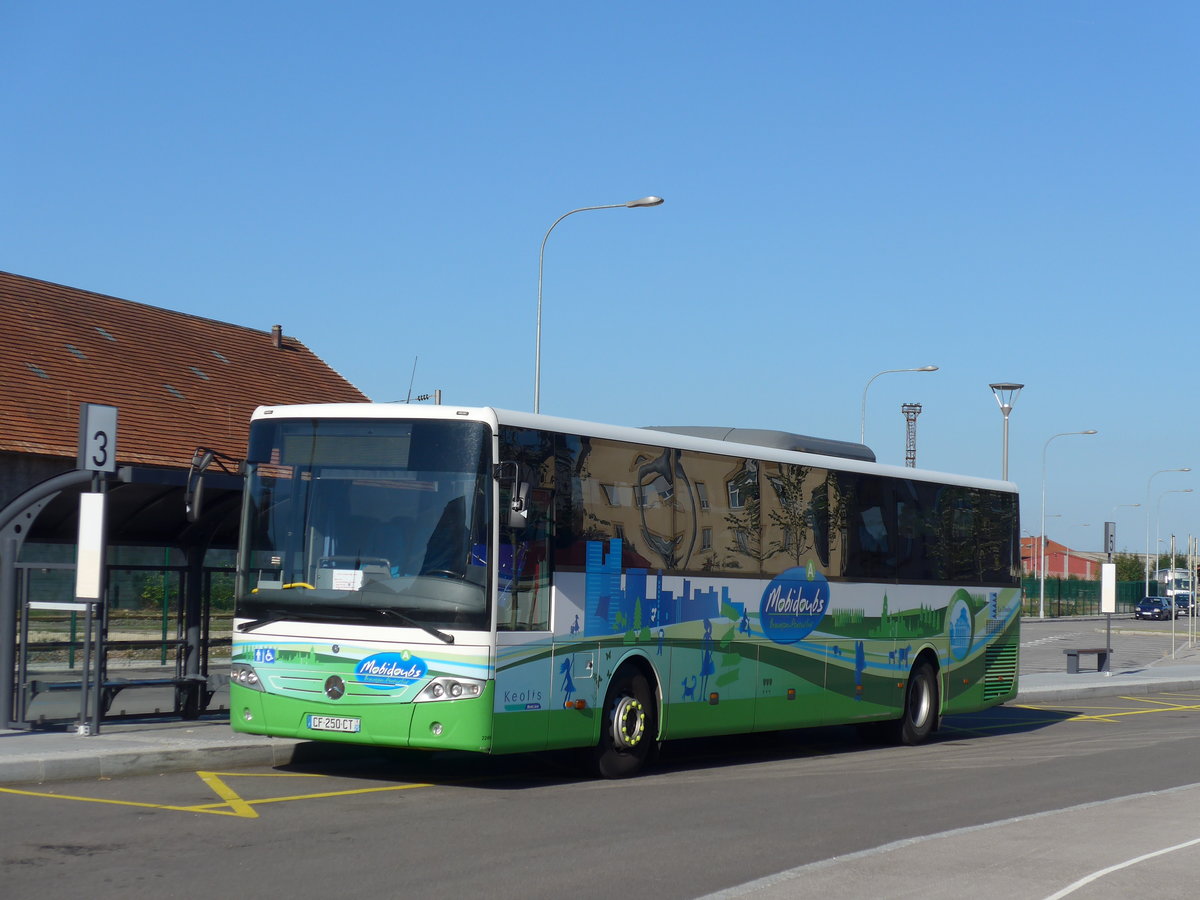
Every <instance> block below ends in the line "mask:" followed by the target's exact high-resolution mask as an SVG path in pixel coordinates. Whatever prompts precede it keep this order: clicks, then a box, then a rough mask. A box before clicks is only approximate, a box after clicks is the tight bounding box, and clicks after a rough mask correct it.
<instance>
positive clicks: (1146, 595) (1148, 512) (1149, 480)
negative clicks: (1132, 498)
mask: <svg viewBox="0 0 1200 900" xmlns="http://www.w3.org/2000/svg"><path fill="white" fill-rule="evenodd" d="M1190 471H1192V470H1191V468H1190V467H1189V466H1184V467H1183V468H1182V469H1159V470H1158V471H1157V472H1154V473H1152V474H1151V475H1150V477H1149V478H1147V479H1146V572H1145V575H1146V593H1144V594H1143V595H1142V596H1143V597H1149V596H1150V482H1152V481H1153V480H1154V476H1155V475H1161V474H1163V473H1164V472H1190Z"/></svg>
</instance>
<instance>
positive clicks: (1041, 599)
mask: <svg viewBox="0 0 1200 900" xmlns="http://www.w3.org/2000/svg"><path fill="white" fill-rule="evenodd" d="M1096 433H1097V432H1096V429H1095V428H1089V429H1087V430H1086V431H1060V432H1059V433H1058V434H1052V435H1050V437H1048V438H1047V439H1046V443H1045V444H1043V445H1042V575H1041V584H1040V586H1039V589H1038V618H1039V619H1044V618H1046V450H1047V449H1048V448H1049V446H1050V442H1051V441H1052V440H1054V439H1055V438H1060V437H1066V436H1067V435H1069V434H1096Z"/></svg>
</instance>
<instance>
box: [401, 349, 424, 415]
mask: <svg viewBox="0 0 1200 900" xmlns="http://www.w3.org/2000/svg"><path fill="white" fill-rule="evenodd" d="M420 358H421V357H420V356H414V357H413V370H412V375H411V376H410V377H409V379H408V396H407V397H405V398H404V402H405V403H412V386H413V382H414V381H416V380H417V360H418V359H420Z"/></svg>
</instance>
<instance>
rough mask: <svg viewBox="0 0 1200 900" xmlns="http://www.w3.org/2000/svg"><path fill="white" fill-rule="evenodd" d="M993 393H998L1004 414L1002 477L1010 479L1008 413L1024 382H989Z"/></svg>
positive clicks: (997, 396)
mask: <svg viewBox="0 0 1200 900" xmlns="http://www.w3.org/2000/svg"><path fill="white" fill-rule="evenodd" d="M988 387H990V388H991V389H992V393H993V394H995V395H996V402H997V403H999V404H1000V412H1001V413H1002V414H1003V415H1004V455H1003V456H1002V457H1001V466H1000V477H1001V478H1003V479H1004V480H1005V481H1008V414H1009V413H1011V412H1012V408H1013V404H1014V403H1016V402H1017V395H1018V394H1020V393H1021V388H1023V387H1025V385H1023V384H1013V383H1012V382H1010V381H998V382H996V383H995V384H989V385H988Z"/></svg>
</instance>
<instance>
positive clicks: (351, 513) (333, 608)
mask: <svg viewBox="0 0 1200 900" xmlns="http://www.w3.org/2000/svg"><path fill="white" fill-rule="evenodd" d="M488 438H489V432H488V429H487V427H486V426H485V425H483V424H482V423H479V422H445V421H431V420H420V419H418V420H402V421H398V420H391V419H371V420H331V419H279V420H259V421H256V422H254V423H253V424H252V425H251V430H250V448H249V454H248V459H247V482H246V499H245V505H244V512H243V516H244V520H243V527H242V542H243V545H242V548H241V550H242V552H241V554H240V555H239V560H240V563H239V565H240V567H241V571H240V572H239V580H238V586H239V590H238V609H237V614H238V616H239V617H241V618H249V619H250V620H251V621H250V622H244V623H242V625H241V628H242V630H254V629H255V628H257V627H260V626H263V625H266V624H269V623H271V622H276V621H281V620H298V621H317V622H334V623H339V622H345V623H368V624H380V625H397V624H399V625H409V626H413V627H420V628H424V629H425V630H426V631H428V632H430V633H431V634H434V635H436V636H437V637H439V638H441V639H443V640H446V639H448V636H447V635H446V634H445V633H443V632H441V631H440V630H439V628H444V627H449V628H465V629H477V630H478V629H487V628H488V627H489V625H490V622H491V610H490V607H489V604H488V590H487V587H488V560H489V554H488V535H489V528H488V523H489V521H490V519H491V515H490V512H491V499H490V498H491V478H490V477H489V473H490V471H491V467H490V452H489V446H490V442H489V440H488ZM450 640H452V638H450Z"/></svg>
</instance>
